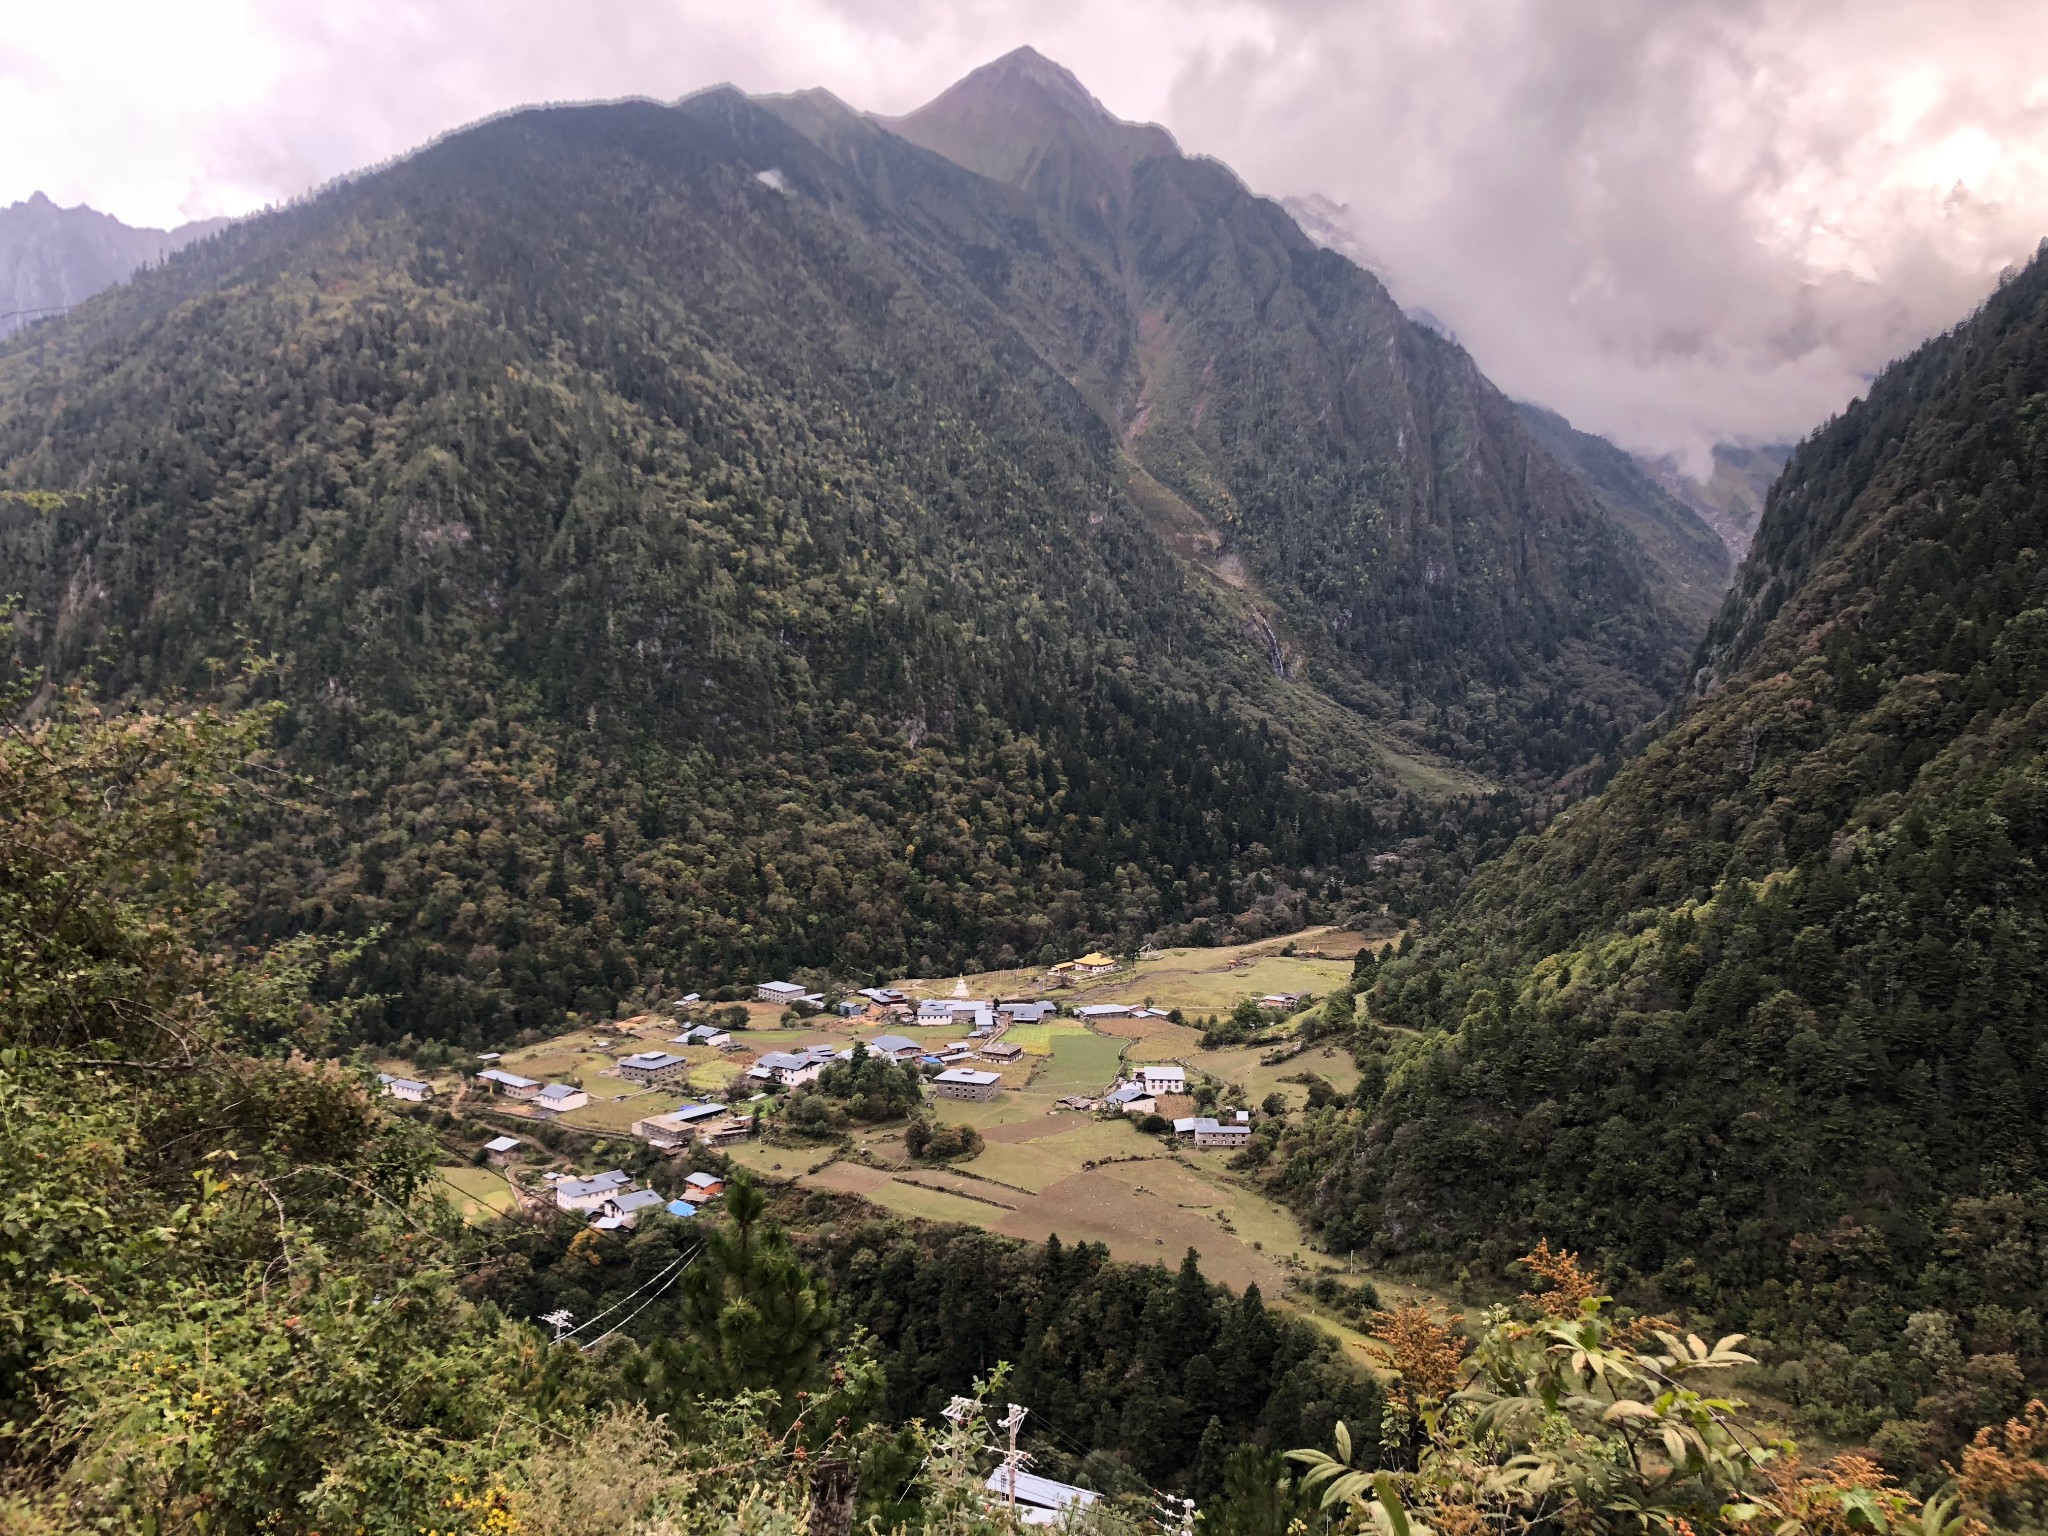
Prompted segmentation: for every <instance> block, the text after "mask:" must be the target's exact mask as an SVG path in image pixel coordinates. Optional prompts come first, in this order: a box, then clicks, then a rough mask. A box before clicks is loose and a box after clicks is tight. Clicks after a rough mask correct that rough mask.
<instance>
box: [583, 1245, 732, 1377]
mask: <svg viewBox="0 0 2048 1536" xmlns="http://www.w3.org/2000/svg"><path fill="white" fill-rule="evenodd" d="M703 1251H704V1250H703V1249H702V1248H699V1249H698V1250H697V1252H696V1253H693V1254H691V1255H690V1258H689V1262H688V1263H686V1264H684V1265H683V1268H684V1269H688V1268H689V1267H690V1265H691V1264H694V1263H696V1262H697V1257H698V1254H701V1253H703ZM653 1305H654V1298H653V1297H652V1296H650V1297H648V1298H647V1299H646V1300H645V1301H643V1302H641V1303H640V1305H639V1306H637V1307H635V1308H634V1309H633V1310H632V1311H631V1312H628V1313H627V1314H626V1316H625V1317H624V1318H623V1319H621V1320H620V1322H619V1323H618V1324H617V1325H616V1326H614V1327H612V1328H609V1329H607V1330H605V1331H604V1332H603V1333H601V1334H599V1335H598V1336H597V1337H596V1338H594V1339H592V1340H591V1341H590V1342H589V1343H588V1344H585V1345H584V1346H583V1350H584V1353H586V1354H588V1353H589V1352H590V1351H591V1350H593V1349H595V1348H597V1346H598V1345H600V1344H602V1343H603V1342H604V1341H605V1340H606V1339H608V1338H610V1337H611V1336H612V1335H613V1334H615V1333H617V1332H618V1331H619V1329H620V1328H623V1327H625V1326H626V1324H627V1323H630V1322H631V1321H633V1319H634V1318H636V1317H638V1316H639V1315H640V1314H641V1313H642V1312H645V1311H646V1310H647V1309H648V1308H649V1307H651V1306H653Z"/></svg>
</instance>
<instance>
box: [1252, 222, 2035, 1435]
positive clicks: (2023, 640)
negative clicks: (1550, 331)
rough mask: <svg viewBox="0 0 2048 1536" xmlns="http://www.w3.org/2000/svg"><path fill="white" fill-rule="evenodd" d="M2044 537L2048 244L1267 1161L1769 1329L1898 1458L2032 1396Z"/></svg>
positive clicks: (1505, 863)
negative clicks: (1337, 1109)
mask: <svg viewBox="0 0 2048 1536" xmlns="http://www.w3.org/2000/svg"><path fill="white" fill-rule="evenodd" d="M2043 550H2048V258H2037V259H2036V260H2035V262H2034V263H2033V264H2032V265H2031V266H2030V267H2029V268H2028V269H2027V270H2026V271H2025V272H2023V273H2022V274H2020V275H2019V276H2018V277H2017V278H2016V279H2014V280H2012V281H2011V282H2009V283H2008V284H2006V285H2005V286H2004V287H2003V288H2001V289H2000V291H1999V292H1998V293H1997V294H1995V295H1994V296H1993V297H1992V298H1991V299H1990V300H1989V301H1987V303H1986V304H1985V306H1984V307H1983V309H1982V310H1981V311H1980V312H1979V313H1978V314H1977V315H1976V316H1975V317H1973V318H1972V319H1971V320H1970V321H1968V322H1967V323H1966V324H1964V325H1962V326H1960V327H1958V328H1957V329H1956V330H1955V331H1954V332H1952V333H1950V334H1948V335H1945V336H1943V337H1940V338H1938V339H1937V340H1935V341H1933V342H1930V343H1929V344H1928V345H1927V346H1925V347H1924V348H1922V349H1921V350H1920V351H1919V352H1917V353H1915V354H1914V355H1913V356H1911V357H1909V358H1907V359H1906V360H1904V361H1903V362H1900V363H1898V364H1896V365H1894V366H1893V367H1892V368H1890V369H1889V370H1887V371H1886V372H1885V374H1884V375H1883V376H1882V377H1881V378H1880V379H1879V380H1878V381H1877V382H1876V384H1875V385H1874V386H1873V388H1872V390H1871V393H1870V396H1869V398H1868V399H1866V400H1863V401H1860V402H1858V403H1857V404H1855V405H1853V406H1852V407H1851V408H1850V409H1849V410H1848V411H1846V412H1845V413H1844V414H1843V415H1842V416H1841V417H1840V418H1839V419H1837V420H1836V421H1834V422H1832V423H1831V424H1829V425H1828V426H1827V427H1826V428H1825V429H1823V430H1822V431H1821V432H1819V433H1817V434H1816V435H1815V437H1814V438H1812V439H1811V440H1810V441H1808V442H1807V443H1806V444H1804V445H1803V446H1802V447H1801V448H1799V449H1798V450H1797V452H1796V453H1795V454H1794V456H1793V458H1792V461H1791V464H1790V467H1789V468H1788V469H1787V471H1786V473H1785V475H1784V477H1783V478H1782V479H1781V480H1780V481H1779V482H1778V484H1777V487H1776V489H1775V491H1774V492H1773V494H1772V498H1771V501H1770V504H1769V506H1768V508H1767V510H1766V512H1765V515H1764V519H1763V523H1762V526H1761V529H1760V531H1759V533H1758V537H1757V541H1756V545H1755V547H1754V549H1753V550H1752V551H1751V554H1750V557H1749V559H1748V561H1747V562H1746V563H1745V565H1744V566H1743V568H1742V571H1741V573H1740V575H1739V576H1738V579H1737V581H1736V584H1735V587H1734V589H1733V590H1732V591H1731V593H1730V595H1729V597H1728V600H1727V602H1726V604H1725V605H1724V607H1723V608H1722V610H1721V613H1720V615H1719V617H1718V618H1717V620H1716V621H1715V624H1714V626H1713V629H1712V631H1711V633H1710V635H1709V637H1708V640H1707V642H1706V644H1705V645H1704V647H1703V649H1702V652H1701V656H1700V661H1699V670H1698V676H1697V695H1696V697H1695V699H1694V700H1693V702H1691V703H1690V704H1689V705H1688V707H1686V708H1685V709H1684V711H1683V712H1682V714H1680V715H1679V717H1678V718H1677V719H1676V721H1675V722H1674V723H1673V724H1672V725H1671V726H1670V728H1669V729H1668V730H1666V731H1665V733H1664V734H1663V735H1662V737H1661V738H1660V739H1659V740H1657V741H1656V742H1655V743H1654V744H1653V745H1651V746H1650V747H1649V749H1648V750H1646V751H1645V752H1643V753H1642V754H1641V755H1640V756H1639V757H1638V758H1636V759H1635V760H1633V761H1632V762H1630V763H1629V764H1628V765H1627V766H1625V767H1624V768H1623V769H1622V770H1621V772H1620V773H1619V774H1618V775H1617V776H1616V777H1615V779H1614V780H1613V782H1612V784H1611V785H1610V786H1609V787H1608V788H1607V789H1606V790H1605V791H1604V792H1603V793H1602V794H1600V795H1599V796H1598V797H1596V798H1594V799H1592V800H1590V801H1587V802H1585V803H1582V804H1581V805H1579V806H1577V807H1575V808H1573V809H1571V810H1570V811H1568V812H1566V813H1565V814H1563V815H1562V816H1560V817H1559V818H1558V820H1557V821H1556V823H1555V824H1554V825H1553V826H1552V827H1551V828H1550V829H1549V830H1548V831H1547V832H1546V833H1544V834H1543V835H1542V836H1540V837H1534V838H1528V839H1525V840H1523V841H1522V842H1521V843H1519V844H1517V846H1516V847H1515V849H1514V850H1513V851H1512V852H1511V853H1510V854H1509V855H1508V856H1507V857H1506V858H1504V859H1502V860H1501V861H1499V862H1498V863H1497V864H1495V865H1493V866H1491V867H1490V868H1488V869H1486V870H1485V871H1483V872H1482V873H1481V874H1480V875H1479V876H1478V877H1477V878H1476V879H1475V880H1474V882H1473V884H1472V886H1471V888H1470V890H1469V892H1468V894H1467V896H1466V897H1465V898H1464V899H1463V900H1462V901H1461V903H1460V904H1459V906H1458V908H1457V911H1456V913H1455V914H1454V916H1453V918H1452V920H1451V921H1450V922H1448V923H1447V924H1446V926H1445V927H1444V929H1443V931H1442V932H1441V934H1440V935H1439V936H1438V937H1436V938H1435V939H1434V940H1433V941H1431V942H1430V943H1428V944H1426V945H1425V946H1423V948H1422V950H1421V951H1420V952H1419V953H1418V954H1417V955H1415V956H1413V957H1411V958H1408V959H1404V960H1399V961H1394V962H1391V963H1389V964H1388V965H1387V966H1385V967H1383V968H1382V970H1381V973H1380V975H1379V978H1378V980H1377V982H1376V985H1375V990H1374V993H1373V996H1372V1005H1373V1009H1374V1011H1375V1013H1376V1014H1377V1015H1378V1016H1379V1017H1380V1018H1382V1019H1384V1020H1386V1021H1388V1022H1391V1023H1396V1024H1400V1025H1405V1026H1411V1027H1413V1028H1415V1029H1419V1030H1423V1031H1426V1032H1427V1033H1426V1037H1425V1038H1423V1039H1422V1040H1420V1041H1417V1042H1414V1043H1412V1044H1408V1045H1402V1046H1400V1047H1398V1048H1396V1049H1395V1050H1394V1052H1393V1055H1392V1057H1391V1058H1388V1057H1384V1056H1382V1057H1376V1058H1375V1061H1376V1064H1377V1065H1376V1067H1375V1071H1374V1073H1373V1074H1370V1075H1371V1077H1372V1081H1373V1083H1374V1087H1373V1088H1372V1089H1371V1090H1369V1091H1368V1092H1366V1093H1365V1094H1364V1095H1362V1107H1361V1108H1359V1109H1357V1110H1353V1111H1349V1112H1347V1114H1346V1115H1344V1116H1341V1117H1333V1118H1332V1119H1331V1121H1330V1122H1329V1123H1328V1124H1327V1125H1326V1126H1325V1127H1324V1128H1323V1130H1322V1132H1321V1133H1320V1134H1319V1137H1318V1139H1317V1140H1316V1143H1315V1145H1313V1146H1307V1145H1304V1146H1302V1147H1300V1148H1298V1149H1297V1153H1298V1155H1297V1156H1295V1157H1294V1158H1292V1159H1291V1160H1290V1161H1289V1163H1288V1164H1287V1166H1286V1167H1285V1168H1284V1170H1283V1171H1282V1172H1281V1174H1280V1175H1279V1178H1280V1181H1281V1182H1282V1183H1283V1184H1284V1185H1285V1186H1286V1187H1288V1188H1290V1189H1292V1190H1293V1191H1294V1192H1295V1193H1296V1194H1297V1196H1298V1197H1299V1198H1300V1199H1301V1200H1302V1201H1303V1203H1304V1205H1305V1207H1306V1208H1307V1209H1309V1210H1311V1211H1312V1212H1313V1213H1314V1214H1315V1215H1316V1217H1317V1218H1318V1219H1319V1220H1320V1221H1321V1222H1322V1223H1323V1224H1324V1225H1325V1226H1326V1228H1327V1230H1328V1231H1329V1232H1330V1234H1331V1236H1332V1239H1333V1241H1335V1242H1337V1243H1338V1244H1340V1245H1344V1246H1348V1245H1350V1244H1353V1243H1356V1244H1358V1245H1360V1246H1366V1247H1376V1248H1378V1249H1380V1250H1382V1251H1384V1252H1386V1253H1389V1254H1410V1255H1419V1254H1425V1253H1428V1254H1435V1255H1438V1256H1440V1257H1441V1256H1449V1255H1457V1256H1461V1257H1467V1258H1471V1259H1475V1260H1477V1261H1479V1262H1481V1263H1484V1264H1486V1265H1488V1266H1491V1267H1494V1268H1498V1267H1499V1266H1500V1265H1501V1264H1502V1263H1503V1262H1504V1261H1505V1260H1506V1259H1507V1258H1508V1257H1510V1256H1511V1255H1512V1254H1514V1253H1516V1252H1519V1251H1520V1248H1519V1247H1518V1246H1517V1245H1519V1244H1526V1242H1527V1241H1528V1240H1529V1239H1531V1238H1533V1237H1535V1236H1538V1235H1541V1236H1547V1237H1549V1238H1550V1239H1552V1240H1553V1241H1558V1242H1562V1243H1565V1244H1568V1245H1571V1246H1574V1247H1583V1248H1587V1249H1592V1250H1594V1251H1596V1252H1598V1253H1599V1254H1600V1255H1601V1257H1602V1260H1603V1263H1604V1264H1605V1265H1606V1266H1608V1267H1609V1268H1610V1273H1616V1274H1619V1275H1620V1276H1621V1277H1622V1278H1623V1280H1624V1282H1625V1283H1627V1284H1629V1285H1631V1286H1633V1287H1635V1288H1636V1289H1637V1290H1638V1291H1639V1293H1641V1294H1642V1295H1644V1296H1646V1297H1647V1298H1648V1299H1650V1300H1652V1301H1654V1302H1656V1303H1657V1304H1659V1305H1664V1306H1671V1307H1681V1308H1696V1309H1698V1310H1699V1311H1700V1312H1702V1313H1705V1314H1709V1315H1712V1316H1715V1317H1719V1318H1724V1319H1729V1320H1732V1321H1737V1322H1739V1323H1742V1324H1746V1325H1748V1326H1750V1327H1751V1328H1752V1329H1753V1330H1754V1331H1755V1332H1757V1333H1759V1334H1761V1335H1762V1336H1763V1337H1764V1338H1765V1339H1766V1340H1768V1341H1770V1344H1771V1346H1772V1351H1773V1355H1772V1357H1773V1358H1774V1359H1776V1360H1777V1361H1778V1362H1780V1364H1781V1367H1782V1370H1781V1380H1782V1381H1783V1382H1784V1383H1785V1386H1786V1390H1787V1391H1788V1393H1790V1394H1792V1395H1794V1396H1796V1397H1800V1398H1803V1399H1806V1400H1809V1401H1811V1402H1813V1403H1816V1404H1818V1405H1819V1406H1820V1407H1821V1408H1822V1409H1824V1410H1825V1411H1826V1412H1828V1413H1830V1414H1832V1415H1833V1416H1834V1419H1833V1422H1834V1424H1835V1427H1836V1428H1837V1429H1838V1430H1840V1431H1841V1432H1843V1433H1851V1434H1857V1435H1868V1434H1872V1433H1874V1432H1876V1431H1878V1430H1879V1428H1880V1426H1881V1425H1883V1424H1884V1422H1885V1421H1887V1420H1892V1419H1896V1420H1898V1421H1899V1424H1898V1425H1897V1426H1896V1427H1895V1428H1894V1429H1893V1430H1891V1431H1889V1432H1888V1433H1889V1436H1890V1438H1889V1440H1888V1441H1887V1444H1888V1445H1889V1447H1890V1451H1889V1452H1888V1454H1890V1455H1892V1456H1894V1457H1895V1458H1896V1460H1897V1462H1898V1464H1899V1465H1901V1466H1904V1467H1909V1468H1912V1469H1915V1470H1923V1469H1927V1468H1931V1467H1932V1465H1933V1463H1934V1460H1935V1459H1937V1458H1938V1457H1940V1456H1942V1455H1952V1454H1953V1453H1954V1451H1955V1449H1956V1447H1957V1445H1958V1444H1959V1441H1958V1439H1957V1436H1958V1435H1960V1434H1964V1433H1966V1432H1967V1429H1968V1427H1969V1425H1970V1424H1973V1423H1981V1422H1984V1421H1985V1420H1986V1419H1987V1418H1990V1417H1995V1416H1997V1415H1998V1414H2000V1413H2002V1412H2004V1411H2007V1410H2008V1409H2011V1408H2013V1407H2016V1406H2017V1402H2018V1401H2019V1399H2020V1395H2021V1393H2022V1392H2023V1390H2024V1388H2025V1385H2026V1383H2027V1381H2029V1380H2031V1381H2032V1382H2034V1383H2035V1384H2036V1385H2038V1384H2039V1383H2040V1381H2041V1380H2042V1378H2043V1375H2044V1373H2048V1359H2044V1350H2043V1343H2042V1336H2041V1333H2040V1330H2039V1328H2038V1327H2037V1326H2036V1325H2035V1324H2033V1323H2030V1322H2027V1321H2025V1320H2026V1319H2028V1318H2039V1317H2040V1316H2042V1315H2044V1309H2048V1264H2044V1262H2043V1259H2044V1257H2048V1194H2044V1183H2043V1180H2044V1177H2048V1118H2044V1116H2043V1115H2042V1114H2041V1112H2040V1111H2041V1106H2042V1104H2043V1103H2048V990H2044V988H2043V986H2042V982H2041V977H2042V976H2043V974H2044V971H2048V889H2044V885H2043V881H2042V875H2041V871H2042V868H2043V866H2044V862H2048V559H2044V558H2043V554H2042V551H2043ZM1944 1340H1946V1342H1945V1343H1944V1342H1943V1341H1944ZM1930 1394H1931V1395H1930ZM1930 1405H1931V1406H1930Z"/></svg>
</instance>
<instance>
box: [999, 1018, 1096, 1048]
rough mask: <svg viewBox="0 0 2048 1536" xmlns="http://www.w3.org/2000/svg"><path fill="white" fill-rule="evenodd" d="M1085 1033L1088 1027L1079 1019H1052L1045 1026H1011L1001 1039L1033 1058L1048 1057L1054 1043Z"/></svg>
mask: <svg viewBox="0 0 2048 1536" xmlns="http://www.w3.org/2000/svg"><path fill="white" fill-rule="evenodd" d="M1087 1033H1088V1026H1087V1025H1086V1024H1083V1023H1082V1022H1081V1021H1080V1020H1079V1019H1054V1020H1052V1021H1051V1022H1049V1023H1045V1024H1012V1025H1011V1026H1010V1027H1009V1028H1008V1029H1006V1030H1004V1031H1003V1039H1004V1040H1005V1041H1007V1042H1008V1043H1009V1044H1011V1045H1021V1046H1023V1047H1024V1049H1025V1050H1027V1051H1029V1052H1030V1053H1031V1054H1032V1055H1034V1056H1049V1055H1051V1054H1052V1048H1053V1042H1054V1041H1056V1040H1064V1039H1071V1038H1073V1037H1074V1036H1076V1035H1086V1034H1087Z"/></svg>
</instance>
